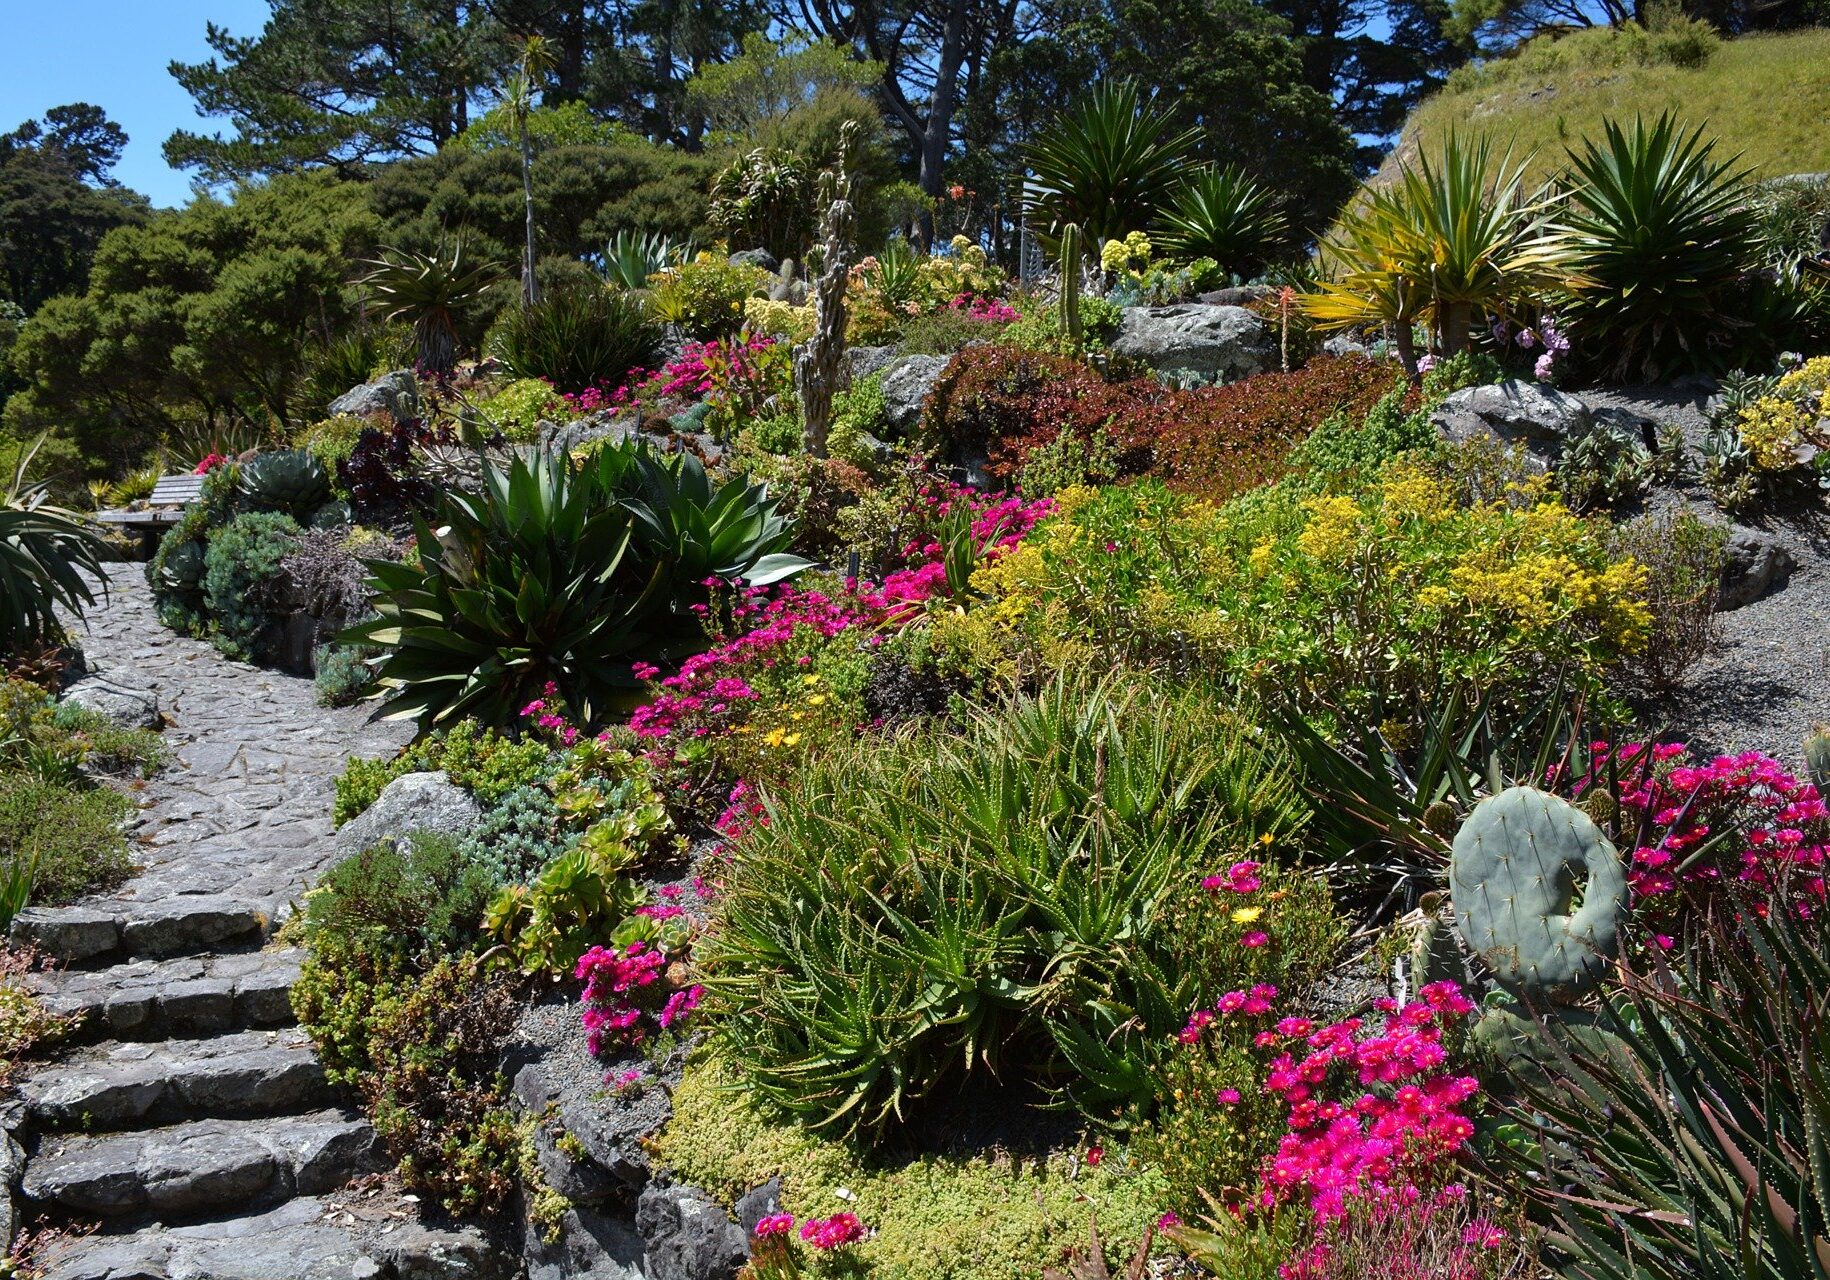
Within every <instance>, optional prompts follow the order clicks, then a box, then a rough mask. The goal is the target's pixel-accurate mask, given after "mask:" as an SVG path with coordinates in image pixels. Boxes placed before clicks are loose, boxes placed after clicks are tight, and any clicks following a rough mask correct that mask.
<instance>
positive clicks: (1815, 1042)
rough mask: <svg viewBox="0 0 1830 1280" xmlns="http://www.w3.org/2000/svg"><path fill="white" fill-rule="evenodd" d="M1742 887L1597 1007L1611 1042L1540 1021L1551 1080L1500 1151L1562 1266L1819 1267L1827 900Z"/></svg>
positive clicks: (1825, 1148) (1729, 1271) (1645, 1269)
mask: <svg viewBox="0 0 1830 1280" xmlns="http://www.w3.org/2000/svg"><path fill="white" fill-rule="evenodd" d="M1802 905H1803V904H1801V903H1800V902H1799V901H1798V900H1797V898H1796V897H1795V896H1793V895H1790V894H1789V893H1788V892H1787V889H1786V887H1784V886H1782V887H1781V888H1780V890H1779V891H1778V892H1777V893H1774V894H1772V895H1771V896H1768V895H1766V894H1762V893H1760V892H1757V891H1754V890H1750V889H1749V888H1747V887H1744V886H1736V887H1735V888H1734V889H1732V890H1731V891H1730V892H1729V893H1727V894H1726V895H1725V898H1724V900H1723V901H1721V902H1720V903H1718V904H1716V905H1715V907H1714V908H1712V910H1711V911H1710V912H1708V913H1706V914H1702V915H1700V916H1698V917H1696V918H1695V919H1694V921H1693V924H1692V927H1691V929H1690V930H1689V932H1688V936H1686V937H1685V938H1683V939H1682V940H1681V941H1680V942H1679V943H1678V945H1677V946H1676V947H1675V948H1674V949H1673V950H1672V951H1670V952H1667V953H1665V954H1666V956H1667V957H1674V958H1671V959H1664V960H1658V961H1656V962H1655V963H1654V964H1653V965H1652V967H1651V968H1650V970H1649V971H1647V972H1635V971H1633V970H1632V969H1631V968H1628V969H1627V970H1626V971H1625V972H1624V975H1623V977H1622V980H1621V985H1620V989H1619V991H1618V993H1617V994H1616V996H1615V998H1614V999H1613V1000H1611V1001H1610V1003H1609V1005H1608V1006H1604V1008H1603V1011H1602V1025H1604V1026H1605V1027H1606V1029H1607V1031H1608V1033H1609V1034H1608V1036H1607V1048H1606V1050H1605V1051H1596V1052H1589V1051H1587V1050H1585V1049H1583V1048H1582V1047H1580V1046H1577V1045H1564V1044H1562V1043H1559V1040H1560V1038H1546V1044H1547V1046H1548V1048H1549V1050H1550V1051H1551V1053H1552V1054H1553V1055H1554V1058H1555V1062H1554V1065H1553V1067H1552V1069H1551V1071H1550V1072H1549V1080H1548V1082H1545V1081H1542V1080H1536V1079H1532V1080H1525V1081H1521V1083H1520V1096H1519V1099H1518V1101H1517V1104H1516V1105H1515V1107H1514V1108H1513V1111H1512V1116H1511V1119H1512V1120H1513V1121H1514V1122H1515V1123H1516V1125H1517V1126H1518V1128H1519V1129H1520V1130H1521V1131H1522V1132H1523V1133H1524V1134H1526V1135H1529V1137H1530V1138H1531V1139H1533V1141H1531V1142H1514V1143H1510V1144H1506V1145H1502V1146H1501V1147H1499V1148H1498V1149H1497V1150H1496V1155H1495V1160H1496V1163H1497V1165H1498V1168H1497V1169H1496V1172H1497V1173H1499V1174H1500V1176H1502V1177H1504V1178H1505V1179H1506V1180H1507V1185H1509V1186H1513V1187H1518V1188H1521V1189H1523V1191H1524V1192H1525V1194H1526V1196H1527V1198H1528V1200H1529V1202H1530V1204H1531V1207H1532V1209H1533V1211H1534V1213H1535V1215H1536V1216H1537V1217H1538V1218H1539V1219H1540V1220H1541V1221H1542V1222H1543V1223H1544V1224H1545V1227H1546V1242H1547V1243H1548V1244H1549V1245H1550V1246H1551V1248H1552V1249H1553V1250H1554V1251H1555V1253H1556V1254H1557V1255H1559V1257H1558V1262H1559V1266H1560V1273H1561V1274H1563V1275H1566V1276H1573V1277H1579V1278H1580V1280H1806V1278H1807V1277H1810V1278H1815V1280H1824V1278H1825V1277H1830V917H1826V916H1825V915H1824V914H1823V913H1822V912H1821V910H1818V909H1816V908H1821V906H1822V904H1821V903H1819V902H1812V903H1810V904H1809V906H1808V907H1807V908H1806V909H1804V910H1801V906H1802Z"/></svg>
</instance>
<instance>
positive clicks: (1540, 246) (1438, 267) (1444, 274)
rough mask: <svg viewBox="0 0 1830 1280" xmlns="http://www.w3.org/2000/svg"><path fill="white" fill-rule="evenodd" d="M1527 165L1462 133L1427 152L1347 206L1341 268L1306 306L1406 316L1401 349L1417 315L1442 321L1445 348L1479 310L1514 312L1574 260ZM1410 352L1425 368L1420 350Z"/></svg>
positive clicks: (1335, 313) (1464, 338) (1343, 321)
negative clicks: (1554, 230) (1528, 178)
mask: <svg viewBox="0 0 1830 1280" xmlns="http://www.w3.org/2000/svg"><path fill="white" fill-rule="evenodd" d="M1525 167H1526V166H1525V162H1523V161H1520V162H1517V163H1514V162H1513V160H1512V158H1511V154H1510V153H1507V154H1505V155H1502V156H1501V157H1500V158H1499V159H1498V161H1497V162H1496V161H1495V160H1494V157H1493V152H1492V148H1491V145H1490V144H1489V143H1488V142H1487V141H1485V140H1484V139H1483V140H1481V141H1479V142H1474V143H1469V142H1466V141H1464V140H1463V139H1462V138H1461V137H1459V136H1458V135H1456V134H1454V133H1451V134H1450V135H1449V137H1448V139H1447V140H1446V141H1445V142H1444V144H1443V148H1442V151H1441V152H1440V154H1438V155H1437V156H1435V157H1434V158H1432V157H1430V156H1428V155H1423V156H1419V157H1418V158H1417V160H1416V161H1415V162H1414V163H1411V164H1407V165H1405V166H1404V168H1403V169H1402V170H1401V171H1400V173H1399V175H1398V178H1397V180H1396V181H1395V182H1393V183H1392V184H1391V185H1390V186H1387V187H1381V188H1375V189H1372V190H1369V191H1367V192H1366V193H1364V194H1363V195H1362V196H1361V197H1360V200H1359V202H1358V204H1356V205H1355V206H1354V207H1352V208H1350V209H1349V210H1348V211H1347V212H1346V213H1345V214H1343V215H1342V217H1341V220H1340V223H1339V224H1338V225H1337V227H1336V229H1335V231H1334V232H1333V233H1332V234H1331V236H1330V237H1329V239H1328V240H1327V241H1325V242H1324V244H1323V246H1322V256H1323V259H1324V261H1325V262H1326V263H1327V264H1328V266H1329V268H1330V271H1329V277H1328V278H1327V279H1325V280H1323V281H1321V282H1320V283H1319V284H1318V285H1317V288H1316V290H1315V292H1313V293H1310V294H1307V295H1305V296H1304V300H1303V305H1304V307H1305V309H1306V310H1307V311H1308V312H1309V314H1310V315H1311V316H1313V317H1314V318H1315V320H1316V322H1317V324H1318V326H1319V327H1321V328H1324V329H1341V328H1349V327H1356V326H1363V325H1368V324H1391V325H1394V326H1396V327H1397V328H1398V330H1399V342H1400V347H1401V354H1406V353H1404V352H1403V346H1404V344H1405V343H1407V342H1408V333H1407V332H1406V330H1408V327H1409V325H1410V324H1411V323H1413V322H1416V321H1424V322H1427V323H1428V324H1429V325H1430V327H1431V330H1432V333H1433V337H1434V345H1435V348H1436V351H1437V353H1438V354H1439V355H1441V356H1444V357H1449V356H1455V355H1459V354H1460V353H1462V352H1463V351H1466V350H1467V349H1468V341H1469V337H1470V335H1471V334H1472V332H1473V330H1474V325H1475V323H1476V322H1477V321H1478V320H1482V319H1504V318H1506V317H1508V316H1509V315H1511V314H1512V312H1513V310H1514V309H1515V308H1516V307H1517V306H1518V304H1520V303H1521V302H1524V301H1527V300H1529V299H1531V298H1534V297H1536V296H1537V295H1538V294H1539V293H1540V292H1541V291H1542V290H1543V289H1545V288H1546V287H1548V286H1549V285H1550V284H1551V283H1552V282H1553V281H1554V280H1555V279H1556V278H1557V275H1558V271H1559V268H1560V266H1561V263H1562V261H1563V256H1564V249H1563V243H1562V241H1561V240H1560V239H1558V238H1557V237H1555V236H1553V235H1552V234H1550V221H1549V214H1550V210H1551V198H1550V196H1549V194H1548V193H1547V192H1544V191H1539V192H1536V193H1531V194H1528V193H1527V192H1526V191H1525ZM1406 363H1407V367H1409V368H1412V370H1413V371H1414V366H1412V364H1411V362H1410V360H1409V358H1408V354H1407V361H1406Z"/></svg>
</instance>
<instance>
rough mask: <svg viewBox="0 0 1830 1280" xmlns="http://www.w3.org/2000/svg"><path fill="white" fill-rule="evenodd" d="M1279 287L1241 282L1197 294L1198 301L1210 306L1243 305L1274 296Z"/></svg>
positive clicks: (1196, 299)
mask: <svg viewBox="0 0 1830 1280" xmlns="http://www.w3.org/2000/svg"><path fill="white" fill-rule="evenodd" d="M1276 296H1277V288H1276V286H1274V285H1268V284H1239V285H1233V286H1231V287H1230V288H1226V289H1214V290H1211V291H1209V292H1207V293H1203V294H1199V295H1197V296H1196V298H1195V301H1196V302H1205V303H1206V304H1207V305H1208V306H1210V307H1242V306H1244V305H1245V304H1246V303H1248V302H1257V301H1258V300H1259V299H1260V298H1274V297H1276Z"/></svg>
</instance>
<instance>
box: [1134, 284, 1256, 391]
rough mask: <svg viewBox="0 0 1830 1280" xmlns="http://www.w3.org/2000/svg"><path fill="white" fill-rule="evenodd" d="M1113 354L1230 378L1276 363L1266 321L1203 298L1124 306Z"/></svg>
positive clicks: (1162, 368) (1168, 369)
mask: <svg viewBox="0 0 1830 1280" xmlns="http://www.w3.org/2000/svg"><path fill="white" fill-rule="evenodd" d="M1112 354H1113V355H1115V356H1122V357H1124V358H1125V359H1128V360H1140V361H1142V362H1143V363H1145V364H1147V365H1149V366H1150V367H1151V368H1152V369H1154V370H1156V371H1157V372H1158V373H1197V374H1200V375H1201V376H1202V377H1207V378H1211V377H1220V378H1224V379H1227V380H1229V381H1230V380H1233V379H1236V378H1249V377H1251V376H1252V375H1253V374H1255V373H1263V372H1264V371H1265V370H1266V369H1269V368H1272V367H1274V366H1275V365H1276V363H1277V351H1276V344H1275V343H1274V342H1273V341H1272V340H1271V335H1270V333H1269V332H1268V331H1267V330H1266V328H1265V325H1264V321H1262V320H1260V319H1259V318H1258V317H1257V316H1256V315H1254V314H1252V313H1251V312H1250V311H1247V310H1246V309H1245V308H1244V307H1214V306H1208V305H1207V304H1205V303H1199V302H1184V303H1178V304H1176V305H1174V306H1169V307H1126V308H1125V309H1124V313H1123V315H1122V317H1121V318H1120V320H1119V325H1118V336H1117V337H1116V338H1114V339H1113V340H1112Z"/></svg>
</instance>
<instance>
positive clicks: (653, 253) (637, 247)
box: [604, 229, 693, 289]
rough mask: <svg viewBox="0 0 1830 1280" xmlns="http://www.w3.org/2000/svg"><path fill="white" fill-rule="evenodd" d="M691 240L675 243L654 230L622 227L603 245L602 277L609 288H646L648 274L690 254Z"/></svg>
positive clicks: (665, 267) (682, 260) (663, 268)
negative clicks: (636, 229)
mask: <svg viewBox="0 0 1830 1280" xmlns="http://www.w3.org/2000/svg"><path fill="white" fill-rule="evenodd" d="M692 254H693V245H692V241H690V240H688V241H684V242H682V243H675V242H674V241H673V240H672V239H671V238H669V237H668V236H666V235H663V234H661V233H660V232H656V231H648V232H636V231H630V230H627V229H624V230H622V231H619V232H617V233H616V234H615V235H614V236H612V237H611V238H610V242H609V243H608V244H606V245H605V246H604V280H605V282H606V283H608V284H609V285H610V286H611V287H612V288H617V289H645V288H647V287H648V277H649V276H651V275H653V274H654V273H655V272H657V271H665V270H666V269H667V268H668V267H671V266H673V265H674V264H675V263H677V262H684V261H685V260H686V259H688V258H690V257H692Z"/></svg>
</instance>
